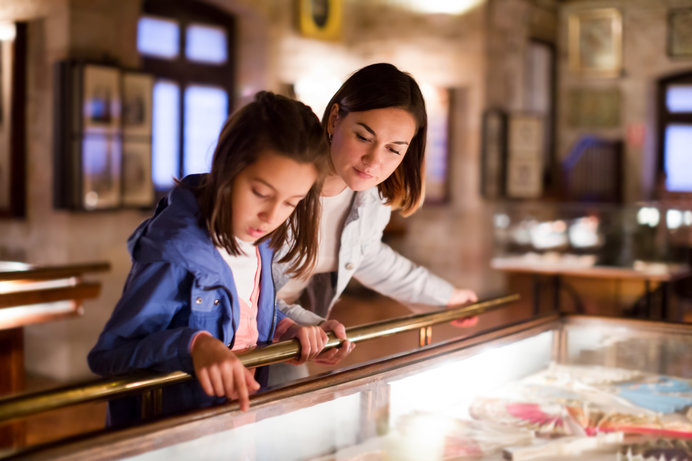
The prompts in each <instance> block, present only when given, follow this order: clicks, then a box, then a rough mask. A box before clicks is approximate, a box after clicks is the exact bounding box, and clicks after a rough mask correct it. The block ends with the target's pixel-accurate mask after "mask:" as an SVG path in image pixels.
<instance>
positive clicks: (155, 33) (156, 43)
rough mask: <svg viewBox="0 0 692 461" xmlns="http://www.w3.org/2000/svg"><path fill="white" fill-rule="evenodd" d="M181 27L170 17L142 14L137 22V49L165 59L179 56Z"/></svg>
mask: <svg viewBox="0 0 692 461" xmlns="http://www.w3.org/2000/svg"><path fill="white" fill-rule="evenodd" d="M179 37H180V27H179V26H178V23H177V22H175V21H172V20H170V19H165V18H160V17H156V16H142V17H141V18H139V22H138V23H137V50H138V51H139V52H140V53H142V54H148V55H151V56H156V57H159V58H164V59H172V58H175V57H177V56H178V45H179V41H180V38H179Z"/></svg>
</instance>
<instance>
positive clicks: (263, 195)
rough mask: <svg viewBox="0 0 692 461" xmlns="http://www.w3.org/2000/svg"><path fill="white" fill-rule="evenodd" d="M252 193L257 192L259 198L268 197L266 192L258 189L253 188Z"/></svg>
mask: <svg viewBox="0 0 692 461" xmlns="http://www.w3.org/2000/svg"><path fill="white" fill-rule="evenodd" d="M252 193H253V194H255V195H256V196H257V197H259V198H266V197H267V196H266V194H263V193H261V192H260V191H258V190H257V189H252Z"/></svg>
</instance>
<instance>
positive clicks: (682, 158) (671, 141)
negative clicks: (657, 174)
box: [664, 125, 692, 192]
mask: <svg viewBox="0 0 692 461" xmlns="http://www.w3.org/2000/svg"><path fill="white" fill-rule="evenodd" d="M665 136H666V138H665V146H666V147H665V152H664V159H665V170H666V188H667V189H668V190H669V191H672V192H692V155H690V146H692V125H668V126H667V127H666V135H665Z"/></svg>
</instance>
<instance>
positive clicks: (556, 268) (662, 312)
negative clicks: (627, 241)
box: [490, 257, 692, 321]
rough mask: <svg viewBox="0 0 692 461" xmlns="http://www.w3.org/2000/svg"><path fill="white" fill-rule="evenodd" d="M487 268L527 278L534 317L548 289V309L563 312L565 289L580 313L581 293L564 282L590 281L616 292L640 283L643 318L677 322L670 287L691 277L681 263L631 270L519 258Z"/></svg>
mask: <svg viewBox="0 0 692 461" xmlns="http://www.w3.org/2000/svg"><path fill="white" fill-rule="evenodd" d="M490 266H491V267H492V268H493V269H495V270H499V271H502V272H506V273H508V274H510V275H522V274H523V275H525V276H526V275H528V276H529V277H530V280H531V282H530V283H531V290H532V296H531V300H532V302H533V310H534V314H536V315H537V314H539V313H540V311H541V305H542V303H541V299H542V298H545V294H546V293H545V291H546V290H545V289H544V287H546V286H548V287H550V295H549V296H552V301H550V304H552V309H553V310H554V311H556V312H560V311H562V310H563V309H562V308H563V303H562V296H561V291H566V290H569V294H570V295H571V297H572V299H573V301H574V306H575V310H576V311H577V312H579V313H586V312H584V301H583V295H584V294H585V293H584V292H580V291H579V290H575V289H574V287H573V286H568V285H566V284H565V279H568V278H569V279H570V280H574V279H590V280H591V281H596V282H598V281H600V282H615V283H617V284H618V285H617V290H618V291H620V290H621V285H620V283H623V282H624V283H626V282H634V283H635V284H640V283H641V284H643V288H644V290H643V295H642V296H643V298H644V312H643V316H644V317H645V318H647V319H652V320H654V319H663V320H673V321H679V320H680V317H681V314H682V313H681V312H679V309H671V305H670V297H671V296H670V284H671V283H672V282H675V281H677V280H681V279H683V278H685V277H689V276H690V275H691V274H692V271H691V270H690V267H689V266H687V265H681V264H662V263H661V264H641V265H637V266H635V267H631V268H628V267H614V266H595V265H586V264H582V265H580V264H579V261H574V263H573V264H570V263H563V262H559V261H557V262H554V263H547V262H532V261H530V260H527V259H526V258H523V257H499V258H493V259H492V260H491V263H490ZM659 288H660V293H661V301H660V309H654V303H653V301H652V298H653V295H654V292H655V291H656V290H657V289H659Z"/></svg>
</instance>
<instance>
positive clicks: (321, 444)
mask: <svg viewBox="0 0 692 461" xmlns="http://www.w3.org/2000/svg"><path fill="white" fill-rule="evenodd" d="M690 348H692V325H684V324H672V323H662V322H651V321H643V320H632V319H615V318H600V317H591V316H573V315H555V314H552V315H547V316H542V317H539V318H534V319H531V320H526V321H523V322H519V323H516V324H513V325H508V326H504V327H501V328H496V329H493V330H490V331H485V332H481V333H479V334H476V335H473V336H471V337H466V338H459V339H455V340H449V341H446V342H443V343H439V344H435V345H431V346H426V347H422V348H420V349H416V350H414V351H411V352H408V353H402V354H398V355H396V356H391V357H385V358H382V359H378V360H376V361H372V362H369V363H365V364H361V365H358V366H354V367H352V368H349V369H343V370H338V371H334V372H331V373H327V374H323V375H320V376H318V377H315V378H309V379H305V380H302V381H297V382H295V383H292V384H291V385H288V386H285V387H283V388H278V389H272V390H268V391H267V392H263V393H260V394H258V395H256V396H254V397H253V398H252V400H251V407H250V410H249V411H248V412H246V413H242V412H239V411H238V409H237V406H236V405H232V404H229V405H225V406H221V407H214V408H210V409H206V410H200V411H197V412H194V413H191V414H188V415H182V416H177V417H174V418H170V419H166V420H163V421H158V422H154V423H150V424H147V425H144V426H141V427H135V428H130V429H125V430H120V431H115V432H106V433H101V434H96V435H94V436H91V437H86V438H82V439H80V440H73V441H69V442H66V443H62V444H57V445H53V446H50V447H44V448H43V449H34V450H33V451H31V452H28V453H24V454H23V455H22V454H20V455H19V456H18V457H19V458H22V457H26V458H31V457H34V458H38V457H40V458H43V459H48V458H49V459H71V460H74V459H89V460H95V459H113V458H118V459H123V458H125V459H127V458H132V459H137V460H164V459H192V458H194V459H239V460H277V459H281V460H320V461H326V460H385V459H387V460H441V459H467V458H469V457H470V458H472V459H488V460H500V459H503V458H505V459H506V458H507V457H513V459H522V458H523V459H526V457H527V456H529V455H532V456H539V458H538V459H540V457H541V456H542V457H543V458H542V459H590V460H596V461H598V460H613V459H617V458H616V456H617V453H620V456H621V458H620V459H628V458H627V456H629V458H632V456H633V454H637V453H639V454H646V450H650V449H651V447H652V446H656V447H660V446H664V447H673V448H670V449H676V450H686V449H687V448H688V445H685V443H683V441H684V440H685V438H686V437H692V388H691V387H690V383H691V382H692V367H691V366H690V360H689V350H690ZM657 449H658V448H657ZM628 453H629V455H628Z"/></svg>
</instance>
